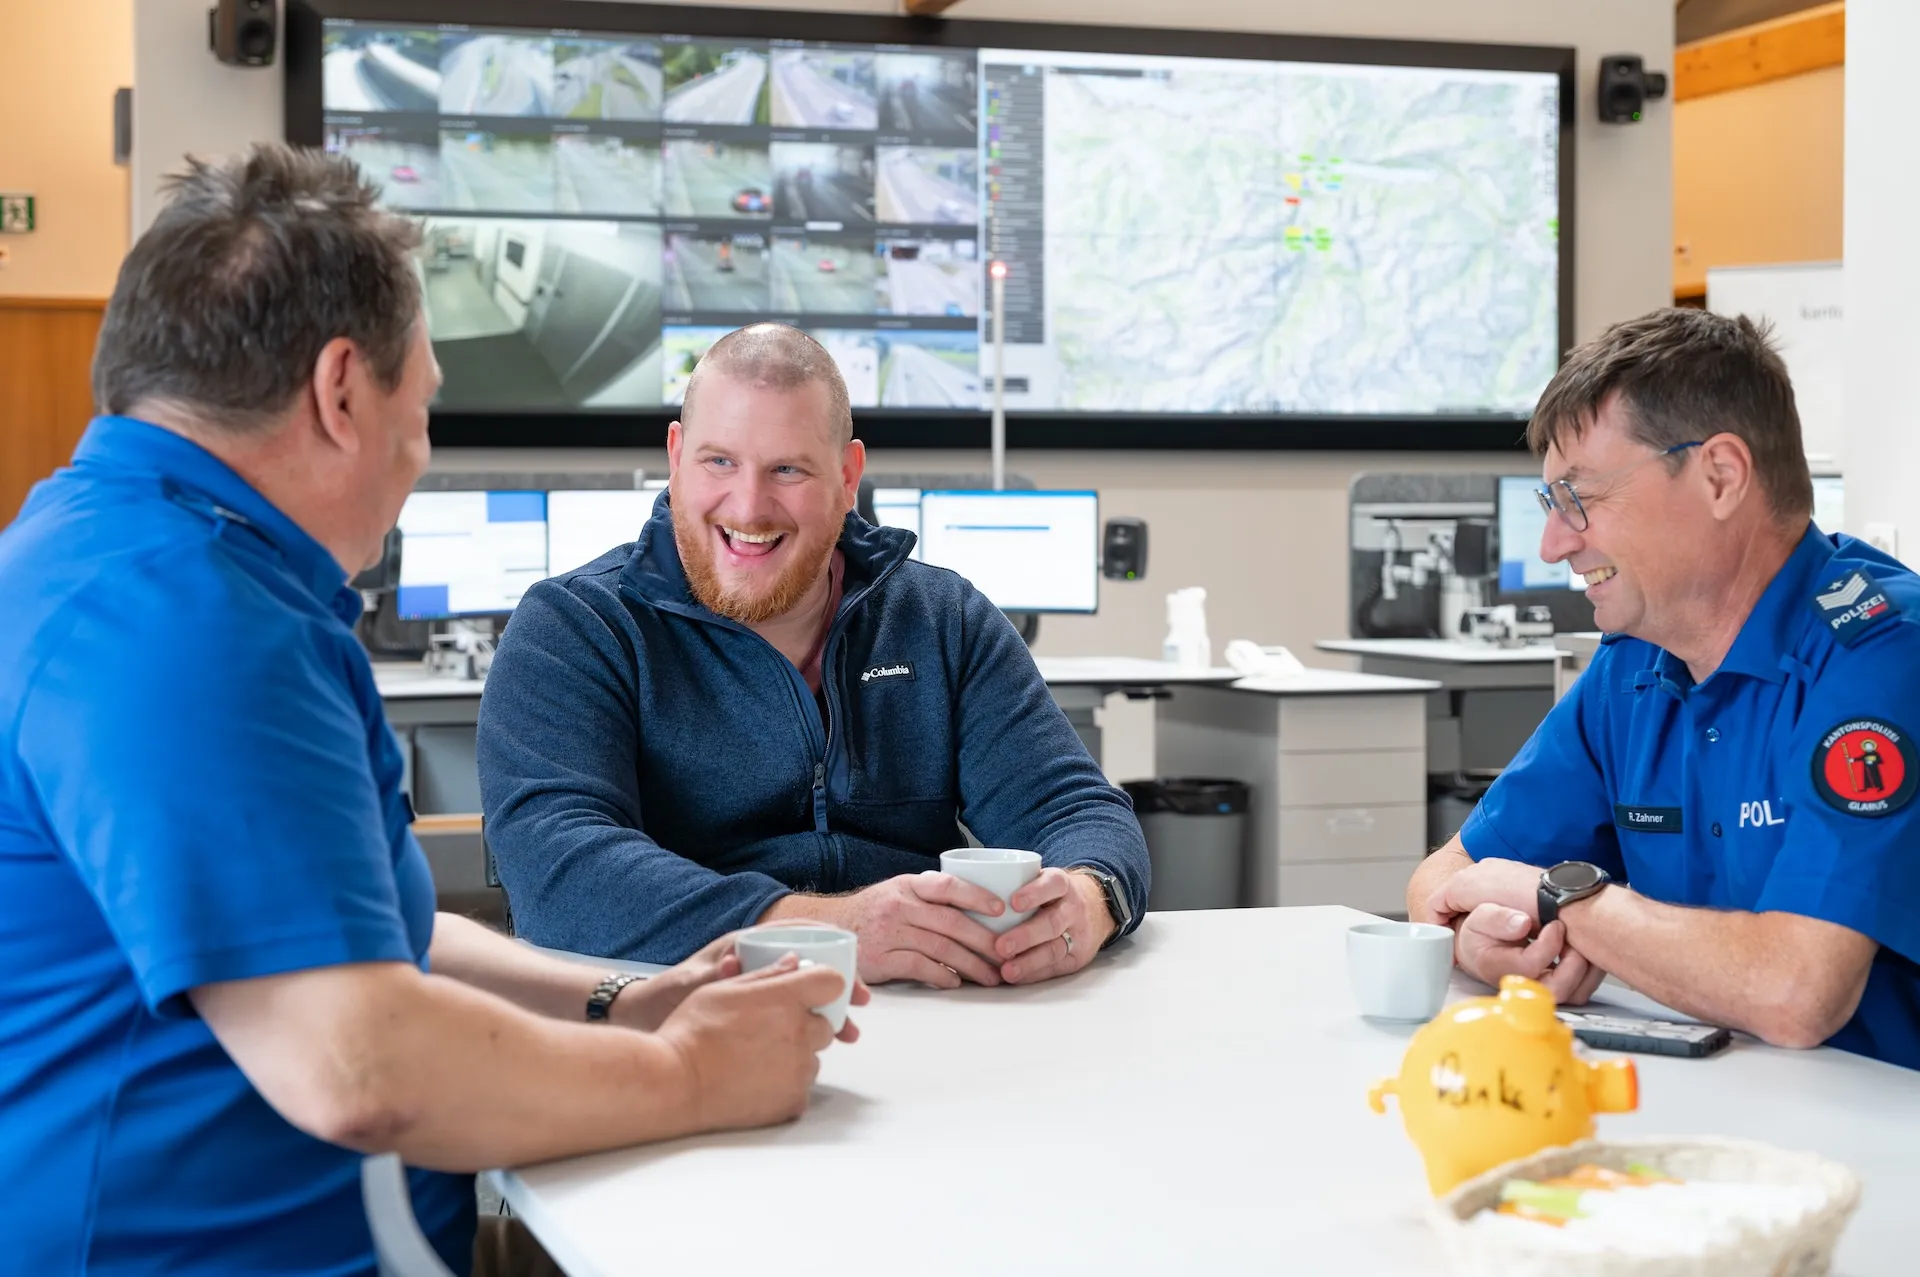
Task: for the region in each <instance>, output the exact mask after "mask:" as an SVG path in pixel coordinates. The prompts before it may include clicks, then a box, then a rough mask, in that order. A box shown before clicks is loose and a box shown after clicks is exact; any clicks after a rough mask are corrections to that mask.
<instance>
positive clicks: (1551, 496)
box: [1533, 439, 1706, 532]
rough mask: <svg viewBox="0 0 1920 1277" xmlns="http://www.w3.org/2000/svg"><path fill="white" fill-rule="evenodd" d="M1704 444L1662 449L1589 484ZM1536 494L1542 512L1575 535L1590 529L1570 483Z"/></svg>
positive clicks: (1561, 481)
mask: <svg viewBox="0 0 1920 1277" xmlns="http://www.w3.org/2000/svg"><path fill="white" fill-rule="evenodd" d="M1705 442H1706V440H1704V439H1695V440H1692V441H1691V442H1688V443H1676V444H1674V445H1673V447H1671V448H1663V449H1661V450H1660V451H1659V452H1656V453H1654V454H1653V455H1652V456H1650V457H1642V458H1641V459H1640V460H1638V461H1636V462H1634V463H1633V464H1632V465H1630V466H1622V467H1620V469H1618V470H1613V471H1609V472H1608V473H1606V474H1597V475H1594V476H1593V478H1592V479H1590V480H1588V481H1587V482H1589V483H1592V484H1595V485H1599V484H1603V483H1605V482H1606V481H1608V480H1613V479H1623V478H1625V477H1626V476H1627V475H1630V474H1632V473H1633V472H1634V471H1635V470H1638V469H1640V467H1642V466H1646V465H1652V464H1653V463H1654V462H1656V461H1658V460H1660V459H1661V458H1662V457H1671V456H1673V455H1674V454H1675V453H1680V452H1685V451H1686V450H1687V449H1688V448H1698V447H1699V446H1700V445H1701V444H1703V443H1705ZM1533 495H1534V496H1536V497H1538V498H1539V499H1540V508H1541V509H1542V510H1545V511H1546V512H1547V513H1548V514H1557V515H1559V516H1560V517H1561V518H1562V519H1565V520H1566V522H1567V526H1568V527H1570V528H1572V529H1573V530H1574V531H1575V532H1585V531H1586V530H1587V508H1586V507H1585V506H1583V505H1581V504H1580V494H1579V493H1578V492H1576V491H1574V488H1573V484H1572V482H1571V481H1569V480H1566V479H1555V480H1554V481H1553V482H1552V483H1549V484H1548V485H1547V486H1546V487H1544V488H1535V489H1534V490H1533Z"/></svg>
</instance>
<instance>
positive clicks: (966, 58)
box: [875, 53, 979, 133]
mask: <svg viewBox="0 0 1920 1277" xmlns="http://www.w3.org/2000/svg"><path fill="white" fill-rule="evenodd" d="M974 57H975V55H973V54H971V53H882V54H880V55H879V56H878V58H877V59H875V63H876V70H877V71H878V73H879V77H880V127H881V128H882V129H884V130H886V131H888V132H894V133H972V132H973V131H974V122H975V121H976V120H977V119H978V118H979V100H978V99H979V87H978V86H979V73H978V71H977V70H976V69H975V65H974Z"/></svg>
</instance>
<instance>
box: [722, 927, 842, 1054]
mask: <svg viewBox="0 0 1920 1277" xmlns="http://www.w3.org/2000/svg"><path fill="white" fill-rule="evenodd" d="M733 950H734V952H735V953H737V954H739V955H740V969H741V970H742V971H758V970H759V969H760V968H762V967H770V966H772V965H773V964H774V963H776V962H778V961H780V959H782V958H784V957H786V956H787V955H788V954H789V953H791V954H793V955H795V956H796V957H798V958H799V959H800V965H801V966H819V967H832V968H833V969H834V970H835V971H838V972H839V973H840V975H841V977H842V981H841V989H840V996H839V997H837V998H835V999H834V1000H833V1001H831V1002H829V1003H826V1004H825V1005H824V1006H817V1007H815V1008H814V1012H815V1014H818V1015H823V1016H825V1017H826V1018H827V1023H828V1024H831V1025H832V1026H833V1031H834V1032H835V1033H838V1032H839V1031H840V1029H841V1027H842V1026H843V1025H845V1024H846V1022H847V1007H848V1005H849V1004H850V1003H851V1002H852V1000H853V980H854V975H855V973H856V972H858V971H859V969H860V937H858V936H856V935H855V934H854V933H853V932H851V931H848V930H845V929H844V928H841V927H834V926H829V925H828V924H826V923H824V922H770V923H768V924H766V925H765V926H761V927H749V928H748V929H747V930H745V931H742V932H741V933H740V934H739V935H738V936H737V937H735V939H734V942H733Z"/></svg>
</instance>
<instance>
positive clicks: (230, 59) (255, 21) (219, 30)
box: [207, 0, 279, 67]
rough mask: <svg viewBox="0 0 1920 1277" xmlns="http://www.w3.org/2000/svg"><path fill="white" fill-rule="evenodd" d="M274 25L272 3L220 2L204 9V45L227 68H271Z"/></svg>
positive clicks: (258, 0) (275, 41)
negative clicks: (205, 42)
mask: <svg viewBox="0 0 1920 1277" xmlns="http://www.w3.org/2000/svg"><path fill="white" fill-rule="evenodd" d="M275 25H276V24H275V21H274V12H273V0H220V3H219V4H217V5H215V6H214V7H213V8H211V9H209V10H207V44H208V45H209V46H211V47H212V49H213V56H214V57H216V58H218V59H219V60H220V61H222V62H224V63H226V64H227V65H228V66H234V67H270V66H272V65H273V50H274V47H275V45H277V44H278V43H279V41H278V39H277V37H276V33H275Z"/></svg>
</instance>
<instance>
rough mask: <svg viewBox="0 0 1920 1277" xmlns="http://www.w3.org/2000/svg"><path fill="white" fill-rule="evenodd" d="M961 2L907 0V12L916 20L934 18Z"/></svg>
mask: <svg viewBox="0 0 1920 1277" xmlns="http://www.w3.org/2000/svg"><path fill="white" fill-rule="evenodd" d="M958 2H959V0H907V12H908V13H911V14H912V15H913V16H914V17H916V18H934V17H938V16H939V15H941V14H943V13H945V12H946V11H947V10H949V9H951V8H953V6H954V5H955V4H957V3H958Z"/></svg>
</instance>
